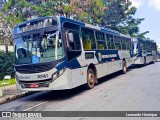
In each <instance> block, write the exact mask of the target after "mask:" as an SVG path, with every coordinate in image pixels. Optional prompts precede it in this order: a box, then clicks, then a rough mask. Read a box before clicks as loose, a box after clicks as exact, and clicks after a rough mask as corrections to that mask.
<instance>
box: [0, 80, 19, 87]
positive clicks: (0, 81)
mask: <svg viewBox="0 0 160 120" xmlns="http://www.w3.org/2000/svg"><path fill="white" fill-rule="evenodd" d="M2 82H3V80H0V87H4V86H8V85H14V84H16V80H15V79H14V78H12V79H11V80H10V84H7V85H2ZM5 82H9V80H5Z"/></svg>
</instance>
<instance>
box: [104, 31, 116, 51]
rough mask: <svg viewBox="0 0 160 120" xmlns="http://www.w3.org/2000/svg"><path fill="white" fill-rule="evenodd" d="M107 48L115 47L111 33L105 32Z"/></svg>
mask: <svg viewBox="0 0 160 120" xmlns="http://www.w3.org/2000/svg"><path fill="white" fill-rule="evenodd" d="M106 39H107V44H108V49H115V46H114V41H113V35H109V34H106Z"/></svg>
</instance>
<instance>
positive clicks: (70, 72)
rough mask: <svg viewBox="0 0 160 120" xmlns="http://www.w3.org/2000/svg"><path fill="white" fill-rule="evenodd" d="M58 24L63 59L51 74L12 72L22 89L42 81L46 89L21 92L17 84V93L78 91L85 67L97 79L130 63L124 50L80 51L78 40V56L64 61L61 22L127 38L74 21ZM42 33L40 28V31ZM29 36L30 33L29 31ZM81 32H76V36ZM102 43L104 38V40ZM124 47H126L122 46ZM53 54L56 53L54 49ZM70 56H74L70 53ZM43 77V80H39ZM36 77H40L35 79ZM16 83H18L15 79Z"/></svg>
mask: <svg viewBox="0 0 160 120" xmlns="http://www.w3.org/2000/svg"><path fill="white" fill-rule="evenodd" d="M57 20H58V26H57V28H59V29H58V31H60V32H61V34H62V37H61V39H62V41H61V42H62V43H63V44H64V48H63V49H64V51H65V52H64V54H65V55H64V56H63V57H64V58H63V61H61V62H59V63H57V64H56V65H55V66H54V67H53V68H52V69H51V70H49V71H46V72H39V73H30V74H22V73H18V72H16V75H17V78H19V79H20V81H21V83H22V84H24V83H25V85H28V84H29V85H30V84H31V85H32V84H36V83H37V84H41V82H43V81H44V85H46V84H47V85H48V86H45V87H43V86H41V87H39V88H29V87H26V88H22V84H21V85H20V83H18V82H17V89H19V90H24V91H43V90H63V89H72V88H75V87H78V86H80V85H83V84H86V83H87V70H88V67H89V66H90V65H91V64H92V65H94V66H95V68H96V71H97V78H101V77H103V76H106V75H109V74H112V73H114V72H117V71H120V70H122V68H123V62H124V61H125V62H126V65H127V67H129V66H130V65H131V64H132V63H133V55H132V50H131V49H130V48H127V47H126V49H125V50H121V49H122V45H121V49H120V50H118V49H117V50H116V49H108V48H107V49H106V50H99V49H98V48H96V49H94V50H84V48H83V42H82V41H83V40H82V37H80V38H79V39H80V44H81V54H80V55H79V56H77V57H75V58H73V59H71V60H68V59H67V57H68V56H67V55H66V54H67V47H66V45H65V42H66V41H65V40H64V39H65V38H64V37H66V36H65V35H64V33H63V32H64V31H63V27H62V26H63V24H64V23H65V22H70V23H73V24H75V25H78V26H79V27H80V28H81V27H86V28H87V29H91V30H94V31H100V32H104V33H105V34H112V35H115V36H118V37H122V38H124V39H125V40H126V41H127V42H129V41H130V37H128V36H124V35H122V34H120V33H119V32H116V31H113V30H109V29H106V28H101V27H97V26H92V25H88V24H85V23H83V22H79V21H76V20H71V19H69V18H65V17H57ZM43 29H44V28H43ZM29 32H30V33H31V31H29ZM80 32H81V31H80V30H79V33H80ZM80 36H81V35H80ZM105 39H106V38H105ZM126 46H127V44H126ZM55 51H57V49H55ZM73 54H74V52H73ZM61 70H64V72H63V73H62V74H61V75H60V76H58V77H57V78H56V79H54V80H53V76H54V74H55V73H57V71H58V73H59V72H60V71H61ZM45 75H47V79H48V80H47V79H46V78H44V77H41V76H45ZM37 76H40V77H39V78H37ZM17 81H19V80H18V79H17Z"/></svg>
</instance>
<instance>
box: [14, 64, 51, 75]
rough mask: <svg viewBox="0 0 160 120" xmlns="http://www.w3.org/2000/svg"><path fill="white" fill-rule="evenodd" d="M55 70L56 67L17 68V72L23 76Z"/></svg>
mask: <svg viewBox="0 0 160 120" xmlns="http://www.w3.org/2000/svg"><path fill="white" fill-rule="evenodd" d="M53 68H54V65H52V64H48V65H46V64H45V65H28V66H23V67H21V66H20V67H19V66H18V67H15V69H16V71H17V72H19V73H23V74H29V73H40V72H46V71H49V70H51V69H53Z"/></svg>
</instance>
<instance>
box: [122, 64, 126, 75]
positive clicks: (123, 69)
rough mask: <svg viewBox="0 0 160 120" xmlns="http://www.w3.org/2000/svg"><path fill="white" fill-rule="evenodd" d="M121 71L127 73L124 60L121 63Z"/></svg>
mask: <svg viewBox="0 0 160 120" xmlns="http://www.w3.org/2000/svg"><path fill="white" fill-rule="evenodd" d="M122 73H123V74H126V73H127V65H126V61H123V64H122Z"/></svg>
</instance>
